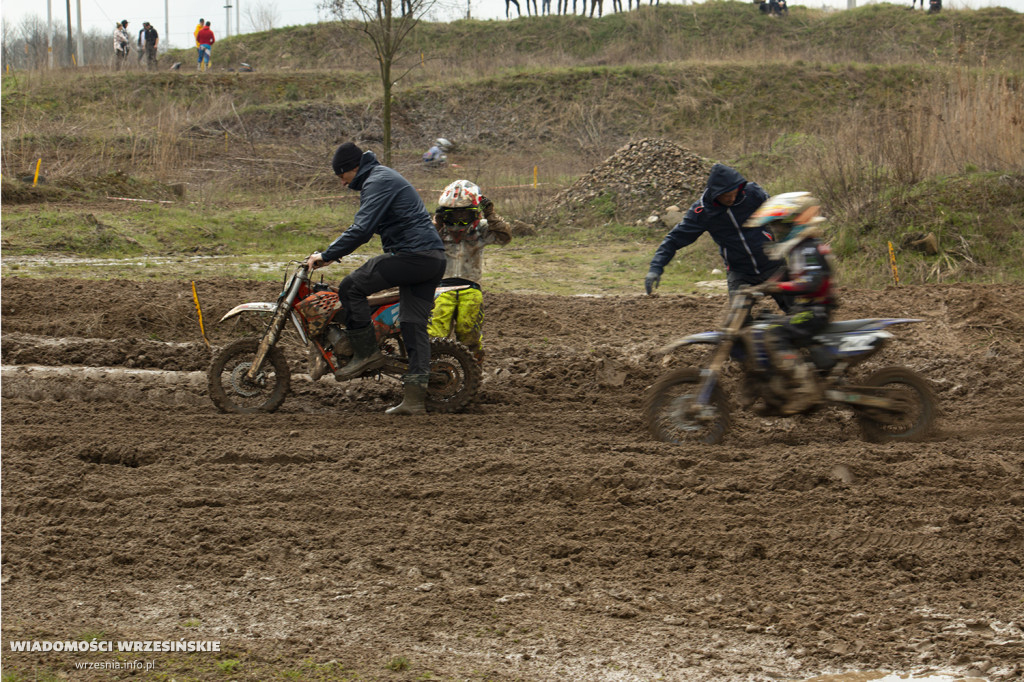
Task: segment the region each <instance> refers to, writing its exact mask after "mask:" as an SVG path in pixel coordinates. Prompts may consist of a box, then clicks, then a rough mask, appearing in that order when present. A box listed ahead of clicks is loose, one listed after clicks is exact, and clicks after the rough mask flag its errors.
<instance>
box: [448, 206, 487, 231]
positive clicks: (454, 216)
mask: <svg viewBox="0 0 1024 682" xmlns="http://www.w3.org/2000/svg"><path fill="white" fill-rule="evenodd" d="M479 219H480V209H479V208H476V207H467V208H446V209H444V211H442V212H441V220H443V221H444V223H445V225H457V226H459V227H464V226H468V225H472V224H473V223H475V222H476V221H477V220H479Z"/></svg>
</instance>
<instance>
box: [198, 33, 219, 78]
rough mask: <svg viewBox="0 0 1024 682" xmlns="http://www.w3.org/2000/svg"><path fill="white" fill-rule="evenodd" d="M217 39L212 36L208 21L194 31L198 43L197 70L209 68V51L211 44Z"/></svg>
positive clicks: (211, 47) (211, 48)
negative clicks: (197, 30)
mask: <svg viewBox="0 0 1024 682" xmlns="http://www.w3.org/2000/svg"><path fill="white" fill-rule="evenodd" d="M216 41H217V39H216V38H214V37H213V31H212V30H211V29H210V22H206V26H203V28H201V29H200V30H199V32H198V33H196V42H197V43H199V54H200V56H199V70H200V71H208V70H209V68H210V52H211V51H212V50H213V44H214V43H215V42H216Z"/></svg>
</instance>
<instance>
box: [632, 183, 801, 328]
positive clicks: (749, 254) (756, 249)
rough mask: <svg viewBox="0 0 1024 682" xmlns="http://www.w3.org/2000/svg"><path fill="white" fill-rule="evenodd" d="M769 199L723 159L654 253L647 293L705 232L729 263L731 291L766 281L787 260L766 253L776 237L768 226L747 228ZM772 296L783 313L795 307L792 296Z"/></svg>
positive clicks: (649, 292)
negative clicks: (773, 257) (698, 196)
mask: <svg viewBox="0 0 1024 682" xmlns="http://www.w3.org/2000/svg"><path fill="white" fill-rule="evenodd" d="M767 198H768V194H767V193H766V192H765V191H764V190H763V189H761V187H760V186H759V185H758V184H757V183H755V182H747V181H746V179H745V178H744V177H743V176H742V175H740V173H739V171H737V170H735V169H733V168H730V167H729V166H726V165H724V164H721V163H716V164H715V165H714V166H712V168H711V173H710V175H708V186H707V189H705V190H704V193H703V194H702V195H701V197H700V199H699V200H698V201H697V202H696V203H695V204H693V205H692V206H690V210H689V211H687V212H686V215H685V216H683V219H682V220H681V221H680V222H679V223H678V224H677V225H676V226H675V227H673V228H672V230H671V231H670V232H669V233H668V234H667V235H666V236H665V239H664V240H663V241H662V242H661V246H659V247H658V250H657V251H656V252H655V253H654V258H652V259H651V265H650V268H649V271H648V273H647V277H646V278H645V279H644V288H645V289H646V290H647V294H648V295H650V294H651V292H652V291H653V290H654V289H655V287H657V286H658V284H659V283H660V282H661V274H662V272H664V270H665V266H666V265H668V264H669V261H671V260H672V258H673V256H675V255H676V251H678V250H679V249H681V248H683V247H684V246H688V245H690V244H692V243H693V242H695V241H697V238H698V237H700V236H701V235H702V234H704V233H705V232H707V233H708V234H709V235H710V236H711V238H712V239H714V240H715V243H716V244H718V250H719V253H721V254H722V260H724V261H725V268H726V270H727V271H728V275H727V279H726V283H727V286H728V287H729V292H730V293H732V292H735V291H736V290H737V289H739V288H740V287H743V286H752V285H755V284H761V283H762V282H764V281H765V280H767V279H768V278H769V277H771V276H772V275H773V274H775V273H776V272H777V271H779V270H780V269H781V268H782V266H783V265H784V263H783V262H782V261H781V260H775V259H772V258H769V257H768V255H767V254H765V246H767V245H768V244H771V241H772V236H771V234H770V233H768V232H766V231H764V230H744V229H742V225H743V223H744V221H746V220H747V218H749V217H750V216H751V215H753V213H754V211H756V210H757V208H758V207H759V206H760V205H761V204H763V203H764V201H765V199H767ZM772 298H774V299H775V302H776V303H778V304H779V307H780V308H781V309H782V310H783V312H785V311H788V310H789V307H790V305H791V301H790V299H789V297H788V296H786V295H784V294H779V293H773V295H772Z"/></svg>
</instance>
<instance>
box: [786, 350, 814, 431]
mask: <svg viewBox="0 0 1024 682" xmlns="http://www.w3.org/2000/svg"><path fill="white" fill-rule="evenodd" d="M779 370H780V371H782V372H784V373H785V374H786V376H787V378H788V379H789V381H790V389H789V394H788V396H787V400H786V404H785V405H783V406H782V409H781V412H782V414H784V415H792V414H799V413H800V412H803V411H804V410H806V409H807V408H809V407H810V406H811V405H814V404H815V403H817V402H818V401H819V400H821V397H822V395H821V387H820V386H819V385H818V382H817V381H815V379H814V372H812V371H811V368H810V367H808V366H807V363H806V362H804V360H803V358H801V357H800V355H799V354H797V353H795V352H792V351H790V352H785V353H783V355H782V358H781V360H780V364H779Z"/></svg>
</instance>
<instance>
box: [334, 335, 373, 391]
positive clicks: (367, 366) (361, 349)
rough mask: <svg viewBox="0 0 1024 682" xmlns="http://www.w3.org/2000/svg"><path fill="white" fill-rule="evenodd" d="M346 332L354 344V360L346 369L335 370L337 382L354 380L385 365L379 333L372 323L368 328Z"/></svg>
mask: <svg viewBox="0 0 1024 682" xmlns="http://www.w3.org/2000/svg"><path fill="white" fill-rule="evenodd" d="M345 331H346V333H347V334H348V340H349V342H350V343H351V344H352V353H353V354H352V359H351V360H349V361H348V364H347V365H345V366H344V367H339V368H338V369H336V370H334V378H335V380H337V381H347V380H349V379H354V378H355V377H358V376H361V375H362V374H363V373H364V372H368V371H370V370H374V369H377V368H378V367H380V366H381V365H383V364H384V356H383V355H381V352H380V348H378V347H377V332H375V331H374V329H373V323H372V322H371V323H370V324H369V325H367V326H366V327H362V328H360V329H347V330H345Z"/></svg>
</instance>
